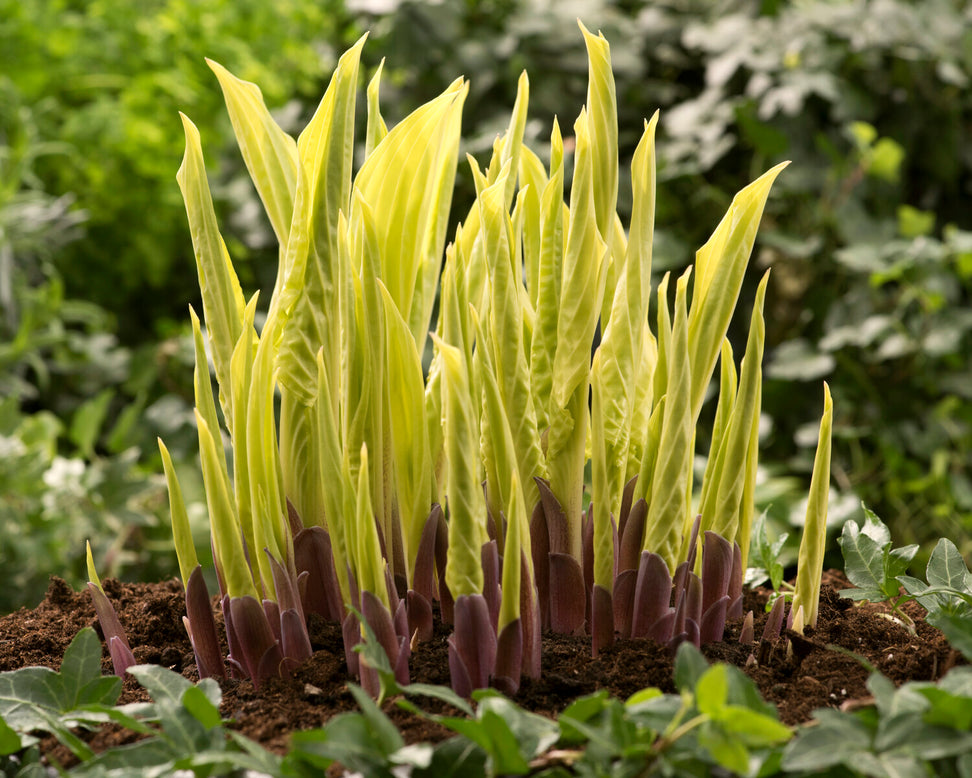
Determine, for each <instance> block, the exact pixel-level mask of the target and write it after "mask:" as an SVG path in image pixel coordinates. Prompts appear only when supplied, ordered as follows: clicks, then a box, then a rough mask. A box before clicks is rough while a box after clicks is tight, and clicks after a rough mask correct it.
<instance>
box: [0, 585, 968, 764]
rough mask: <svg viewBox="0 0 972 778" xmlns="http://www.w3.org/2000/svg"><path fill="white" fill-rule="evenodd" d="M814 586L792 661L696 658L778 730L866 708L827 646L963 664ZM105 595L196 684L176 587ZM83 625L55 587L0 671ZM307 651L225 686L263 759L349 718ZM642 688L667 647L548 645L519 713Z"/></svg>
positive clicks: (40, 658)
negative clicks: (748, 685) (272, 670)
mask: <svg viewBox="0 0 972 778" xmlns="http://www.w3.org/2000/svg"><path fill="white" fill-rule="evenodd" d="M823 583H824V585H823V593H822V596H821V607H820V617H819V621H818V624H817V628H816V629H815V630H809V629H808V630H807V634H806V636H805V637H804V638H800V637H799V636H794V648H795V650H794V651H793V652H792V655H791V656H790V657H787V652H786V651H785V649H783V647H782V644H780V645H779V646H778V647H776V648H775V649H774V650H773V651H772V652H771V653H770V654H769V656H768V657H765V658H764V661H763V662H762V664H758V665H757V664H754V663H753V662H752V661H750V662H749V663H747V659H748V658H749V657H750V655H751V653H752V651H753V647H752V646H743V645H740V643H739V642H738V638H739V631H740V627H741V623H740V622H734V623H730V624H729V625H728V627H727V629H726V634H725V640H724V642H722V643H714V644H710V645H708V646H704V647H703V653H704V654H705V655H706V656H707V657H709V658H710V659H711V660H713V661H716V660H718V661H724V662H729V663H731V664H734V665H736V666H738V667H741V668H744V670H745V672H746V673H747V674H748V675H749V676H750V677H751V678H752V679H753V680H754V681H755V682H756V684H757V685H758V686H759V689H760V691H761V693H762V694H763V697H764V698H765V699H767V700H770V701H772V702H773V703H775V704H776V705H777V707H778V709H779V713H780V717H781V719H782V720H783V721H784V722H786V723H788V724H798V723H802V722H805V721H808V720H809V719H810V718H811V717H812V711H813V710H814V709H815V708H819V707H824V706H829V707H840V706H846V705H855V704H859V703H860V702H862V701H864V700H866V697H867V694H868V692H867V688H866V686H865V681H866V679H867V675H868V673H867V670H866V669H865V668H864V667H863V666H862V665H861V664H860V663H859V662H858V661H856V660H855V659H854V658H853V657H851V656H849V655H847V654H845V653H840V652H837V651H834V650H833V649H832V648H828V646H830V645H837V646H842V647H843V648H845V649H848V650H849V651H852V652H855V653H857V654H859V655H862V656H864V657H866V658H867V660H868V661H869V662H871V663H872V664H873V665H875V666H876V667H878V668H879V669H880V670H881V672H882V673H884V674H885V675H886V676H888V677H889V678H890V679H891V680H892V681H894V682H895V683H896V684H900V683H903V682H904V681H908V680H937V679H938V678H940V677H941V676H942V675H943V674H944V673H945V672H946V671H947V670H948V669H949V668H950V667H951V666H952V665H953V664H956V663H958V662H960V661H961V657H960V656H959V655H958V654H957V653H956V652H955V651H953V650H952V649H951V648H950V647H949V645H948V643H947V642H946V641H945V639H944V637H943V636H942V634H941V633H940V632H939V631H938V630H936V629H935V628H934V627H931V626H929V625H928V624H927V623H925V621H924V618H923V616H924V611H923V610H922V609H921V607H920V606H918V605H917V604H914V603H908V604H907V605H906V606H905V610H906V612H907V613H908V614H909V615H910V616H911V617H912V618H914V619H915V621H916V622H917V635H911V634H910V633H909V632H908V631H907V630H906V629H904V628H903V627H902V626H900V625H898V624H895V623H894V622H893V621H890V620H889V619H887V618H885V617H883V616H882V615H881V614H882V613H883V614H886V613H887V611H888V607H887V606H886V605H882V604H873V605H872V604H867V605H864V606H855V605H854V604H853V603H852V602H851V601H849V600H846V599H841V598H840V597H839V596H838V595H837V590H838V589H841V588H845V587H846V586H847V585H848V584H847V582H846V579H844V578H843V576H842V574H840V573H838V572H836V571H828V573H826V574H825V575H824V582H823ZM104 587H105V591H106V592H107V594H108V596H109V598H110V599H111V600H112V602H113V604H114V606H115V608H116V610H117V611H118V615H119V618H120V619H121V622H122V624H123V625H124V627H125V629H126V631H127V634H128V639H129V642H130V643H131V646H132V650H133V652H134V654H135V658H136V660H138V661H139V662H140V663H155V664H161V665H164V666H167V667H169V668H171V669H173V670H176V671H177V672H181V673H182V674H183V675H184V676H186V677H187V678H189V679H191V680H196V678H197V676H196V667H195V663H194V662H195V660H194V658H193V654H192V649H191V647H190V645H189V641H188V639H187V638H186V635H185V631H184V629H183V626H182V616H183V614H184V613H185V605H184V599H183V594H182V588H181V585H180V584H179V582H178V581H176V580H174V579H173V580H171V581H166V582H163V583H158V584H127V583H120V582H118V581H115V580H110V579H109V580H106V581H105V582H104ZM766 596H767V592H765V591H762V590H756V591H752V592H747V594H746V607H747V609H752V610H753V611H754V612H755V613H756V631H755V634H756V635H757V636H759V635H760V634H761V632H762V627H763V623H764V622H765V620H766V613H765V612H764V610H763V608H762V605H763V604H765V602H766ZM88 625H95V626H96V628H97V622H96V619H95V616H94V609H93V607H92V605H91V598H90V596H89V595H88V593H87V592H86V591H84V592H80V593H77V592H74V591H73V590H72V589H71V588H70V587H69V586H68V585H67V584H66V583H65V582H64V581H62V580H60V579H58V578H52V579H51V585H50V588H49V589H48V592H47V596H46V598H45V599H44V601H43V602H42V603H41V604H40V605H39V606H38V607H37V608H36V609H34V610H26V609H21V610H19V611H17V612H15V613H12V614H10V615H8V616H4V617H3V618H0V671H4V670H13V669H16V668H20V667H27V666H30V665H43V666H47V667H52V668H58V667H59V666H60V663H61V658H62V656H63V654H64V649H65V648H66V647H67V645H68V644H69V643H70V642H71V639H72V638H73V637H74V636H75V634H76V633H77V632H78V630H79V629H81V628H82V627H85V626H88ZM99 634H100V630H99ZM448 634H449V631H448V629H447V628H445V627H442V626H441V625H440V626H439V627H437V629H436V633H435V636H434V638H433V640H432V641H431V642H430V643H426V644H422V645H420V646H419V647H418V648H417V649H416V651H414V652H413V653H412V658H411V679H412V681H421V682H425V683H434V684H448V683H449V671H448V661H447V649H446V639H447V637H448ZM311 641H312V645H313V648H314V650H315V654H314V656H313V657H311V659H310V660H308V662H307V663H305V664H304V665H303V666H302V667H300V668H299V669H298V671H297V672H296V673H295V674H294V676H293V677H292V678H289V679H284V680H275V681H270V682H268V683H267V684H265V686H264V687H263V688H261V689H260V690H259V691H255V690H254V688H253V686H252V684H250V683H249V682H248V681H236V680H230V681H226V682H224V683H223V684H222V689H223V702H222V711H223V715H224V716H227V717H231V718H233V719H234V720H235V722H236V724H235V727H236V728H237V729H239V730H240V731H241V732H243V733H244V734H246V735H247V736H248V737H250V738H252V739H253V740H256V741H258V742H260V743H262V744H263V745H264V746H266V747H267V748H269V749H271V750H274V751H278V752H283V751H284V750H286V747H287V740H288V737H289V734H290V733H291V732H292V731H295V730H299V729H309V728H313V727H319V726H321V725H323V724H324V723H325V722H326V721H327V720H328V719H329V718H330V717H331V716H333V715H334V714H336V713H339V712H341V711H346V710H353V709H354V708H355V704H354V701H353V698H352V697H351V695H350V693H349V692H348V690H347V683H348V680H349V678H348V674H347V671H346V669H345V664H344V649H343V645H342V642H341V630H340V628H339V626H338V625H337V624H329V623H325V622H323V621H319V620H314V621H312V623H311ZM103 666H104V669H105V672H106V673H110V672H111V663H110V660H109V659H108V658H107V652H106V655H105V658H104V659H103ZM649 686H655V687H658V688H659V689H661V690H662V691H665V692H673V691H675V688H674V685H673V682H672V655H671V652H670V651H668V650H667V649H666V648H663V647H661V646H658V645H656V644H654V643H651V642H647V641H640V640H639V641H632V640H626V641H619V642H618V643H616V644H615V645H614V646H612V647H611V648H609V649H607V650H604V651H602V652H601V655H600V656H598V657H597V658H596V659H592V658H591V644H590V639H589V638H579V637H578V638H574V637H565V636H560V635H553V634H548V635H545V636H544V642H543V676H542V678H540V679H539V680H536V681H529V680H526V681H524V683H523V685H522V687H521V689H520V692H519V694H518V695H517V697H516V702H517V703H518V704H519V705H521V706H523V707H525V708H527V709H529V710H533V711H536V712H538V713H543V714H547V715H551V716H554V715H556V714H557V713H558V712H560V711H562V710H563V709H564V707H566V706H567V705H568V704H569V703H570V702H571V701H572V700H573V699H575V698H576V697H579V696H582V695H585V694H589V693H591V692H593V691H595V690H596V689H601V688H606V689H608V690H610V692H611V693H612V694H614V695H617V696H619V697H626V696H628V695H630V694H632V693H633V692H635V691H638V690H639V689H643V688H645V687H649ZM143 695H144V692H143V691H142V689H141V687H139V686H138V684H136V683H135V682H134V680H132V679H131V678H129V679H127V680H126V682H125V686H124V691H123V695H122V700H121V701H122V702H131V701H136V700H139V699H144V696H143ZM422 704H423V705H424V706H425V707H426V709H427V710H432V711H442V710H443V708H442V707H441V705H440V706H437V705H436V704H435V703H433V701H431V700H430V701H428V704H425V703H424V702H423V703H422ZM386 710H387V712H388V713H389V715H390V716H391V717H392V719H393V720H394V721H395V722H396V724H397V725H398V726H399V728H400V729H401V730H402V733H403V735H404V737H405V739H406V740H407V741H409V742H421V741H437V740H441V739H442V738H444V737H447V736H448V734H449V733H448V732H446V731H445V730H443V729H441V728H439V727H438V726H437V725H435V724H433V723H430V722H428V721H426V720H424V719H420V718H417V717H415V716H411V715H408V714H406V713H404V712H403V711H401V710H399V709H398V708H397V707H396V706H395V705H394V704H393V703H388V704H387V705H386ZM134 737H135V736H134V735H132V733H130V732H127V731H118V730H113V729H110V728H108V729H105V730H103V731H102V732H100V733H98V734H96V735H94V736H93V738H92V739H91V744H92V746H93V747H94V748H95V750H102V749H104V748H108V747H111V746H114V745H118V744H120V743H123V742H126V741H127V740H130V739H134ZM45 745H46V746H47V747H49V748H50V749H52V750H54V751H55V752H56V756H57V757H58V758H59V759H60V761H61V762H62V763H66V762H69V761H70V760H69V755H68V754H67V753H66V752H58V749H57V746H56V744H54V743H53V742H51V743H47V744H45Z"/></svg>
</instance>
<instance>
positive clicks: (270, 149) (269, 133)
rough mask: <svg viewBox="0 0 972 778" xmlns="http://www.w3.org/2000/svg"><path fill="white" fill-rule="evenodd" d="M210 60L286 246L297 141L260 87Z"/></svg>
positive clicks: (249, 166)
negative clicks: (269, 107) (272, 110)
mask: <svg viewBox="0 0 972 778" xmlns="http://www.w3.org/2000/svg"><path fill="white" fill-rule="evenodd" d="M206 64H207V65H209V67H210V69H211V70H212V71H213V72H214V73H215V74H216V78H217V79H219V85H220V87H221V88H222V90H223V98H224V99H225V101H226V110H227V111H228V112H229V117H230V122H232V124H233V132H234V134H235V135H236V142H237V143H238V144H239V147H240V152H241V153H242V155H243V162H244V163H245V164H246V169H247V171H249V173H250V178H251V179H253V183H254V185H255V186H256V190H257V194H259V195H260V199H261V200H262V201H263V207H264V209H265V210H266V212H267V216H268V217H269V218H270V225H271V227H273V232H274V234H275V235H276V236H277V242H278V243H279V244H280V245H281V246H282V247H283V246H286V245H287V239H288V237H289V235H290V219H291V215H292V214H293V210H294V192H295V190H296V189H297V142H296V141H295V140H294V139H293V138H291V137H290V136H289V135H288V134H287V133H286V132H284V131H283V130H282V129H280V126H279V125H278V124H277V122H276V121H274V119H273V117H272V116H271V115H270V111H268V110H267V106H266V104H265V103H264V102H263V94H262V92H260V87H258V86H257V85H256V84H252V83H250V82H249V81H243V80H242V79H239V78H237V77H236V76H234V75H233V74H232V73H230V72H229V71H228V70H227V69H226V68H224V67H223V66H222V65H220V64H219V63H218V62H214V61H213V60H211V59H207V60H206Z"/></svg>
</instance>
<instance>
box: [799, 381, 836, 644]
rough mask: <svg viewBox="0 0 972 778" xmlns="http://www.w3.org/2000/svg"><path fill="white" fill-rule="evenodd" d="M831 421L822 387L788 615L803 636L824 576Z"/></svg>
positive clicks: (831, 406)
mask: <svg viewBox="0 0 972 778" xmlns="http://www.w3.org/2000/svg"><path fill="white" fill-rule="evenodd" d="M833 419H834V404H833V400H831V398H830V387H829V386H827V384H826V383H825V384H824V412H823V416H822V417H821V419H820V435H819V438H818V440H817V454H816V456H815V457H814V460H813V475H812V476H811V479H810V499H809V500H808V501H807V519H806V522H805V523H804V525H803V538H802V539H801V541H800V554H799V557H798V559H797V579H796V587H795V589H794V592H793V603H792V604H791V605H790V613H791V614H792V617H793V629H794V630H796V631H797V632H799V633H801V634H802V633H803V628H804V626H810V627H816V626H817V611H818V610H819V608H820V578H821V575H823V556H824V546H825V545H826V542H827V501H828V499H829V496H830V439H831V429H832V427H833Z"/></svg>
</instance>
